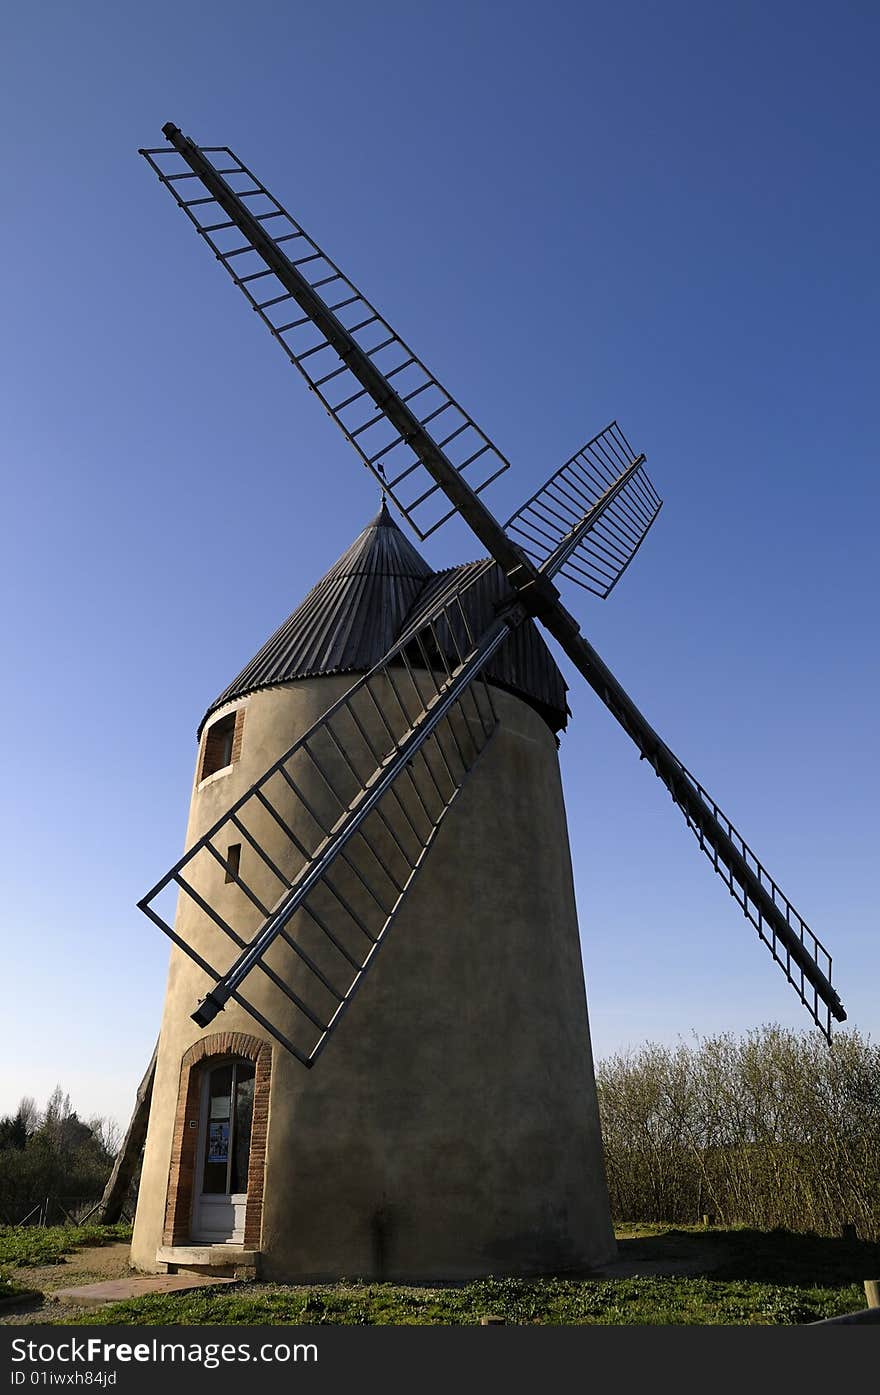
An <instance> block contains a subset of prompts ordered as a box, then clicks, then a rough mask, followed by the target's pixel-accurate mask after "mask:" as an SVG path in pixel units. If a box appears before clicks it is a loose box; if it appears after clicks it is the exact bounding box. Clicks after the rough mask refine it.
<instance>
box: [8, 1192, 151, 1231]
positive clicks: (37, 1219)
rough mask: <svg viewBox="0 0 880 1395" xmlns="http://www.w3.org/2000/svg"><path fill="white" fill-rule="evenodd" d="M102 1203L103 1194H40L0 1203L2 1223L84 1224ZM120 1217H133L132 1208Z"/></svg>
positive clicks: (127, 1208)
mask: <svg viewBox="0 0 880 1395" xmlns="http://www.w3.org/2000/svg"><path fill="white" fill-rule="evenodd" d="M100 1204H101V1198H100V1196H54V1195H49V1196H41V1197H35V1198H34V1197H32V1198H30V1199H28V1200H27V1201H12V1202H10V1201H7V1202H4V1203H3V1204H2V1205H0V1225H9V1226H50V1225H84V1224H85V1223H86V1221H88V1220H90V1219H92V1217H93V1216H94V1213H95V1212H96V1211H97V1209H98V1207H99V1206H100ZM120 1219H121V1220H125V1221H131V1219H132V1215H131V1208H130V1207H127V1206H126V1207H123V1211H122V1215H121V1217H120Z"/></svg>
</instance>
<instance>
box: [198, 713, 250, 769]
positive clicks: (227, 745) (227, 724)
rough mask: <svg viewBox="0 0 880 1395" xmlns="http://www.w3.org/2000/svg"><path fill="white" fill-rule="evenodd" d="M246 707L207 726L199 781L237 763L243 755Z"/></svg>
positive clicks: (227, 714)
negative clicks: (242, 745) (242, 744)
mask: <svg viewBox="0 0 880 1395" xmlns="http://www.w3.org/2000/svg"><path fill="white" fill-rule="evenodd" d="M245 711H246V708H245V707H236V708H235V709H234V710H233V711H232V712H227V713H226V715H225V716H223V717H218V718H217V719H216V720H215V721H213V722H212V723H211V725H210V726H209V727H206V729H205V733H204V737H203V739H202V752H201V756H200V757H199V781H202V780H205V779H207V777H208V776H209V775H213V774H215V773H216V771H218V770H225V769H227V767H228V766H230V765H235V762H236V761H237V760H238V758H239V756H240V755H241V743H242V739H243V737H244V714H245Z"/></svg>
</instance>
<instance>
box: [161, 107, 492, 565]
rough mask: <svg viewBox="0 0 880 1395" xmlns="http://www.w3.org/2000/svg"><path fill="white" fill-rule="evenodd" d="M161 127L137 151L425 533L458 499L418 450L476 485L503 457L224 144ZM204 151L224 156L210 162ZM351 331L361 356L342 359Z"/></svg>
mask: <svg viewBox="0 0 880 1395" xmlns="http://www.w3.org/2000/svg"><path fill="white" fill-rule="evenodd" d="M164 131H165V134H166V135H167V136H168V139H169V141H171V143H172V144H171V146H170V147H161V148H159V149H153V150H142V151H141V152H140V153H141V154H142V155H143V156H145V158H146V159H147V160H148V161H149V163H150V165H151V166H152V168H153V169H154V170H155V172H156V174H157V175H158V176H159V179H160V180H161V181H162V183H163V184H164V185H165V187H166V188H167V189H168V190H169V191H170V192H171V194H172V195H173V196H174V198H175V200H176V202H177V203H178V205H179V206H180V208H182V209H183V211H184V212H185V213H186V214H187V216H188V217H189V219H190V221H191V222H192V223H193V224H194V226H195V228H196V230H197V231H198V233H199V234H200V236H201V237H203V238H204V240H205V242H206V243H207V244H208V246H209V247H210V248H211V249H212V251H213V252H214V254H215V256H216V257H217V259H218V260H219V261H220V262H221V264H222V265H223V266H224V267H225V268H226V270H227V271H228V273H229V275H230V276H231V277H232V280H233V281H234V282H235V284H236V286H238V288H239V290H240V291H241V292H242V293H243V294H244V296H245V297H246V298H247V300H248V302H249V303H250V305H251V307H252V308H253V309H254V310H255V311H256V312H257V314H258V315H259V316H260V318H261V320H262V321H263V323H264V324H265V325H266V327H267V328H268V329H269V331H270V333H271V334H272V336H273V338H274V339H275V340H276V341H277V342H278V343H279V344H280V345H281V347H282V349H283V350H284V352H285V353H286V354H287V356H288V358H289V359H290V360H291V362H292V363H293V364H295V366H296V367H297V368H298V369H299V371H300V373H302V375H303V377H304V378H305V379H306V382H307V383H308V384H309V387H311V388H312V389H313V391H314V392H315V393H316V394H317V396H318V397H319V398H320V400H321V402H322V403H323V405H324V407H325V408H326V410H327V411H328V412H329V414H330V415H331V416H332V417H333V419H334V421H335V422H336V423H337V425H338V426H339V427H340V428H341V430H342V432H343V434H344V435H345V437H346V438H347V440H349V441H350V442H351V444H352V445H353V446H354V448H355V450H356V451H357V452H358V454H359V455H360V457H361V459H362V461H363V463H364V464H365V465H366V466H367V468H368V469H369V470H370V471H371V472H372V473H373V474H374V475H375V477H376V479H377V480H378V481H379V483H380V484H381V485H382V486H383V487H384V488H386V489H387V491H388V493H389V495H390V496H391V498H392V499H393V500H394V502H395V504H396V505H397V507H398V508H399V509H400V511H401V513H402V514H404V516H405V517H406V518H407V519H408V520H409V522H410V524H411V526H412V527H413V528H414V530H415V531H416V533H418V535H419V537H420V538H422V539H424V538H426V537H428V536H429V535H430V534H431V533H433V532H435V531H436V529H437V528H439V527H440V526H441V524H442V523H445V522H446V520H447V519H448V518H451V517H452V515H453V514H454V513H455V511H456V510H455V508H454V507H453V508H449V506H448V502H447V500H446V499H445V498H444V496H443V494H442V493H441V489H440V486H439V485H438V483H437V481H436V480H435V479H434V478H432V476H431V474H430V473H428V472H426V470H425V468H424V464H423V462H422V460H421V454H422V452H423V451H425V450H427V451H429V452H431V453H432V454H433V455H435V456H436V457H437V458H442V459H443V460H444V461H445V462H446V464H447V465H448V466H449V468H450V469H452V470H453V471H454V472H455V473H456V474H457V475H461V476H465V473H466V478H467V481H468V483H469V485H470V488H471V489H472V490H473V492H474V493H475V494H479V493H480V492H481V491H482V490H483V489H485V488H486V486H487V485H489V484H491V483H492V481H493V480H494V479H497V477H498V476H499V475H500V474H502V473H503V472H504V471H505V470H506V469H507V468H508V465H509V462H508V461H507V460H506V459H505V457H504V456H503V455H502V454H501V452H500V451H499V450H498V448H497V447H496V446H495V445H494V444H493V442H492V441H491V440H490V439H489V437H488V436H487V435H486V434H485V433H484V432H483V431H481V430H480V428H479V427H478V426H477V425H476V423H475V422H474V421H473V419H472V418H471V417H470V416H469V415H468V414H467V412H465V410H464V409H463V408H462V407H461V406H460V405H459V403H458V402H456V400H455V399H454V398H453V397H452V395H451V394H450V393H449V392H447V390H446V389H445V388H444V387H443V386H442V385H441V384H440V382H439V381H438V380H437V378H436V377H435V376H434V374H433V373H431V372H430V371H429V370H428V369H427V368H426V367H425V365H424V364H423V363H422V361H421V359H419V358H418V357H417V356H416V355H415V354H414V353H413V351H412V350H411V349H410V348H409V346H408V345H407V344H406V343H405V342H404V341H403V339H401V337H400V336H399V335H398V334H397V333H396V332H395V331H394V330H393V329H392V328H391V326H390V325H389V324H388V322H387V320H385V319H384V318H383V316H382V315H380V313H379V311H378V310H376V308H375V307H374V306H373V305H372V304H371V303H370V302H369V301H368V300H367V299H366V297H365V296H364V295H362V294H361V292H360V291H359V290H358V289H357V287H356V286H355V285H354V283H353V282H352V281H351V280H350V279H349V278H348V277H347V276H346V275H345V274H344V273H343V272H342V271H340V269H339V267H338V266H337V265H336V263H335V262H333V261H331V260H330V258H329V257H328V256H327V255H326V253H325V252H323V251H322V249H321V248H320V247H319V246H318V244H317V243H316V242H315V241H314V240H313V239H312V238H311V237H309V235H308V234H307V233H306V232H304V230H303V229H302V227H301V226H300V225H299V223H297V222H296V220H295V219H294V218H293V217H292V216H291V215H290V214H289V213H288V212H287V210H286V209H285V208H284V207H283V206H282V205H281V204H280V203H279V202H278V200H277V199H275V198H274V197H273V195H271V194H270V193H269V191H268V190H267V189H266V187H265V185H264V184H262V183H261V182H260V180H259V179H257V177H256V176H255V175H254V174H252V173H251V171H250V170H249V169H248V168H247V167H246V166H245V165H244V164H243V163H242V161H241V160H239V158H238V157H237V156H236V155H234V154H233V152H232V151H231V150H230V149H229V148H228V147H226V146H220V147H204V148H201V147H199V146H196V145H195V144H194V143H193V142H192V141H190V140H188V139H187V138H186V137H185V136H183V135H181V133H180V132H179V131H178V130H177V128H176V127H174V126H171V125H170V123H169V125H168V126H166V127H165V128H164ZM209 155H219V156H220V157H221V158H220V160H219V161H218V162H217V164H216V165H215V164H214V163H213V162H212V161H211V160H210V159H209V158H208V157H209ZM200 188H203V189H206V190H207V191H208V192H207V194H202V193H201V192H200ZM352 342H353V343H354V344H355V345H356V346H357V348H358V349H360V350H361V351H362V354H363V355H364V360H363V362H362V363H361V364H360V365H355V364H353V363H352V362H351V361H350V359H349V350H350V348H351V344H352ZM392 384H393V392H392Z"/></svg>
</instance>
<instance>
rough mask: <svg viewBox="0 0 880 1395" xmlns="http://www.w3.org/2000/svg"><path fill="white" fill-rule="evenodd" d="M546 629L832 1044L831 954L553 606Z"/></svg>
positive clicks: (835, 1005)
mask: <svg viewBox="0 0 880 1395" xmlns="http://www.w3.org/2000/svg"><path fill="white" fill-rule="evenodd" d="M547 624H548V628H549V629H550V630H551V633H553V634H554V635H555V636H556V638H557V639H558V640H559V642H560V643H561V644H562V646H563V648H564V649H565V652H566V653H567V654H568V656H569V658H570V659H571V660H572V662H573V663H574V664H576V665H577V667H578V669H579V670H580V672H581V673H582V674H583V676H584V677H585V678H586V679H587V682H588V683H589V684H590V686H591V687H592V688H593V690H594V692H596V693H597V694H598V695H599V697H600V698H601V699H602V701H603V702H604V703H605V705H606V707H607V708H608V710H609V711H610V712H611V713H612V714H613V716H614V717H616V719H617V721H618V722H619V723H620V725H621V726H622V727H623V729H624V731H625V732H626V733H627V735H628V736H630V737H631V739H632V740H633V741H634V742H635V744H636V746H637V747H638V749H639V753H640V755H641V756H642V758H643V759H644V760H647V761H649V762H650V764H651V766H652V767H653V769H654V771H655V773H656V774H657V776H658V777H659V778H660V779H661V780H662V781H663V783H664V784H665V785H666V788H667V789H668V790H669V793H670V794H671V795H672V798H673V800H674V801H675V803H676V804H677V805H678V807H679V808H680V809H681V811H682V813H683V814H684V816H685V819H686V820H687V823H688V827H689V828H691V830H692V831H693V832H694V834H695V835H696V837H697V839H698V841H699V844H700V847H701V848H702V849H703V851H704V852H705V853H706V855H707V857H709V859H710V861H711V862H712V864H713V866H714V868H715V871H716V872H718V874H719V875H720V876H721V877H722V879H723V880H724V882H725V884H726V886H727V888H728V890H729V891H730V893H731V895H732V896H733V897H734V899H735V900H736V901H737V902H738V904H739V905H740V907H741V908H742V910H743V913H744V914H745V916H746V917H747V918H748V919H749V920H750V921H751V922H752V924H753V925H754V926H755V928H756V930H757V931H758V934H759V936H760V938H761V939H762V940H763V942H764V943H765V944H766V945H767V947H768V949H769V950H770V952H771V954H772V955H773V958H774V959H775V960H776V962H777V964H779V965H780V967H781V968H782V971H783V973H784V974H785V976H786V978H787V979H788V981H789V983H790V984H791V985H792V987H793V988H794V991H795V993H796V994H797V996H798V998H800V1000H801V1002H802V1003H803V1004H804V1006H805V1007H806V1009H807V1011H808V1013H809V1014H810V1016H811V1017H812V1019H813V1021H814V1022H815V1023H816V1025H817V1026H818V1027H819V1028H820V1029H821V1031H822V1032H823V1033H824V1034H825V1036H826V1037H827V1038H828V1039H829V1040H830V1036H831V1019H832V1017H833V1018H836V1020H837V1021H838V1022H843V1021H845V1020H846V1013H845V1012H844V1010H843V1005H842V1004H841V1001H840V998H839V997H838V995H837V993H836V991H835V989H834V988H833V987H832V986H831V956H830V954H829V953H828V951H827V949H826V948H825V946H824V945H823V944H822V942H821V941H820V940H819V939H818V937H817V936H816V935H814V934H813V932H812V930H811V929H810V928H809V926H808V925H807V923H806V922H805V921H804V920H803V918H802V917H801V916H800V915H799V914H798V912H797V911H796V910H795V908H794V906H793V905H792V904H791V902H790V901H789V900H788V897H787V896H785V895H784V893H783V892H782V891H781V889H780V888H779V886H778V885H777V883H776V882H775V881H774V880H773V878H772V877H771V876H770V874H769V872H768V871H767V870H766V868H765V867H764V866H763V864H762V863H761V862H760V861H759V860H758V858H757V857H756V855H755V854H754V853H753V852H752V849H751V848H750V847H749V846H748V844H747V843H746V841H745V839H744V838H743V837H742V835H741V834H740V833H739V832H738V831H737V829H735V828H734V826H733V824H732V823H731V822H730V820H729V819H728V818H727V817H726V815H725V814H723V813H722V812H721V810H720V809H719V807H718V805H717V804H716V803H715V801H714V800H713V799H712V798H711V797H710V796H709V795H708V794H707V792H706V790H705V789H704V788H703V786H702V785H701V784H700V783H699V781H698V780H696V779H695V777H694V776H693V775H692V774H691V773H690V771H689V770H687V769H686V767H685V766H684V765H683V764H682V762H681V761H680V760H679V759H678V757H677V756H675V755H673V753H672V751H671V750H670V749H669V747H668V746H667V745H666V744H665V742H663V741H661V739H660V737H659V736H658V735H657V733H656V732H655V731H654V729H653V728H652V727H651V726H650V725H649V723H648V722H647V720H646V718H645V717H644V716H643V715H642V713H641V712H640V711H639V709H638V707H637V706H636V705H635V703H634V702H633V701H632V699H631V698H630V697H629V695H628V694H627V693H626V691H625V690H624V689H623V687H622V686H621V685H620V683H618V681H617V679H616V678H615V677H614V675H613V674H612V673H611V670H610V669H609V668H608V667H607V666H606V665H605V664H604V663H603V662H602V660H601V659H600V658H599V655H598V654H597V653H596V651H595V649H593V647H592V646H591V645H590V644H589V643H588V642H587V640H585V639H584V637H583V635H581V634H580V633H579V630H578V626H577V624H576V622H575V621H574V620H573V619H572V617H571V616H570V615H568V613H567V611H565V610H564V609H563V607H562V606H559V607H557V608H556V611H555V613H554V614H552V615H550V616H549V617H548V620H547Z"/></svg>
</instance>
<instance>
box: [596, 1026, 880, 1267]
mask: <svg viewBox="0 0 880 1395" xmlns="http://www.w3.org/2000/svg"><path fill="white" fill-rule="evenodd" d="M597 1082H598V1086H599V1107H600V1111H601V1115H602V1133H603V1137H604V1141H605V1158H606V1165H607V1169H608V1185H609V1191H610V1195H611V1208H612V1213H613V1215H614V1216H615V1218H616V1219H617V1220H645V1221H681V1222H694V1221H698V1220H699V1219H700V1217H701V1216H702V1215H703V1214H704V1213H706V1212H714V1213H715V1215H716V1217H717V1219H718V1221H719V1223H724V1224H732V1223H737V1222H740V1223H743V1224H746V1225H754V1226H756V1227H760V1228H763V1229H769V1228H773V1227H775V1226H780V1227H784V1228H785V1229H788V1230H798V1231H814V1232H818V1233H820V1234H839V1233H840V1230H841V1227H842V1226H843V1225H844V1224H847V1223H855V1225H856V1227H857V1229H858V1233H859V1235H860V1236H861V1237H862V1238H863V1239H873V1240H880V1047H878V1046H875V1045H873V1044H872V1043H871V1042H870V1040H869V1039H868V1038H866V1037H863V1036H861V1035H860V1034H859V1033H858V1032H842V1033H840V1034H839V1035H838V1036H837V1037H835V1039H834V1042H833V1044H832V1046H831V1047H830V1048H829V1047H828V1046H827V1045H826V1044H825V1042H824V1040H823V1039H822V1038H821V1037H819V1036H818V1034H815V1033H810V1034H807V1033H804V1034H800V1033H797V1032H793V1031H789V1030H786V1029H784V1028H781V1027H776V1026H765V1027H762V1028H760V1029H759V1030H756V1031H753V1032H750V1033H749V1034H748V1035H747V1036H745V1037H736V1036H733V1035H731V1034H727V1035H723V1036H717V1037H705V1038H701V1039H698V1040H697V1041H696V1043H695V1044H694V1045H685V1044H681V1045H679V1046H676V1047H665V1046H658V1045H653V1044H646V1045H645V1046H643V1047H641V1048H639V1049H638V1050H636V1051H631V1052H628V1053H626V1054H624V1055H618V1056H612V1057H610V1058H609V1059H607V1060H605V1061H602V1062H600V1063H599V1066H598V1069H597Z"/></svg>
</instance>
